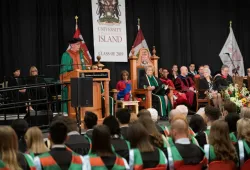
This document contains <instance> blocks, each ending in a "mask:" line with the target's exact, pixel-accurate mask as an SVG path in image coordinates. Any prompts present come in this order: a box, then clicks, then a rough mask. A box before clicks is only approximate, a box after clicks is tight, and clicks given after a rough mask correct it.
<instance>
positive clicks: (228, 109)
mask: <svg viewBox="0 0 250 170" xmlns="http://www.w3.org/2000/svg"><path fill="white" fill-rule="evenodd" d="M223 109H224V110H223V112H222V116H223V117H224V118H225V117H226V116H227V115H228V114H230V113H237V106H236V104H235V103H234V102H231V101H230V100H226V101H225V102H224V104H223Z"/></svg>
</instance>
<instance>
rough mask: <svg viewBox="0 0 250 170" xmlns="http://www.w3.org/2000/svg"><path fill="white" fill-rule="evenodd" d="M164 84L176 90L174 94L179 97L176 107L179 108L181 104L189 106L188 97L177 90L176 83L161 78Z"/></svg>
mask: <svg viewBox="0 0 250 170" xmlns="http://www.w3.org/2000/svg"><path fill="white" fill-rule="evenodd" d="M160 80H161V81H162V83H163V84H166V85H168V86H169V87H170V88H172V89H174V90H173V94H174V95H175V96H176V97H177V99H176V100H175V101H174V103H173V104H174V106H177V105H179V104H188V103H187V96H186V94H185V93H180V92H179V91H177V90H176V89H175V86H174V83H173V81H172V80H170V79H165V78H160Z"/></svg>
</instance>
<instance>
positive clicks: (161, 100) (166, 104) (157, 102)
mask: <svg viewBox="0 0 250 170" xmlns="http://www.w3.org/2000/svg"><path fill="white" fill-rule="evenodd" d="M145 72H146V74H145V75H144V76H142V77H140V80H139V88H143V89H146V88H148V89H151V90H152V100H153V101H152V106H153V107H154V108H155V109H156V110H157V111H158V113H159V116H160V117H161V119H167V117H168V113H169V112H170V111H171V109H172V105H171V102H170V100H169V99H168V97H167V95H166V90H167V86H166V85H164V84H163V83H162V82H161V81H160V80H159V79H158V78H157V77H155V76H154V75H153V73H154V67H153V66H151V65H148V66H146V67H145Z"/></svg>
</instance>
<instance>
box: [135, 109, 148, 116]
mask: <svg viewBox="0 0 250 170" xmlns="http://www.w3.org/2000/svg"><path fill="white" fill-rule="evenodd" d="M137 117H138V118H139V117H151V113H150V112H149V111H148V110H147V109H142V110H140V111H139V113H138V115H137Z"/></svg>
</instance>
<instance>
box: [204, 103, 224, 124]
mask: <svg viewBox="0 0 250 170" xmlns="http://www.w3.org/2000/svg"><path fill="white" fill-rule="evenodd" d="M205 115H206V117H207V119H208V120H207V122H208V121H209V122H213V121H215V120H218V119H219V118H220V115H221V112H220V109H219V108H216V107H213V106H210V105H207V106H206V107H205Z"/></svg>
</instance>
